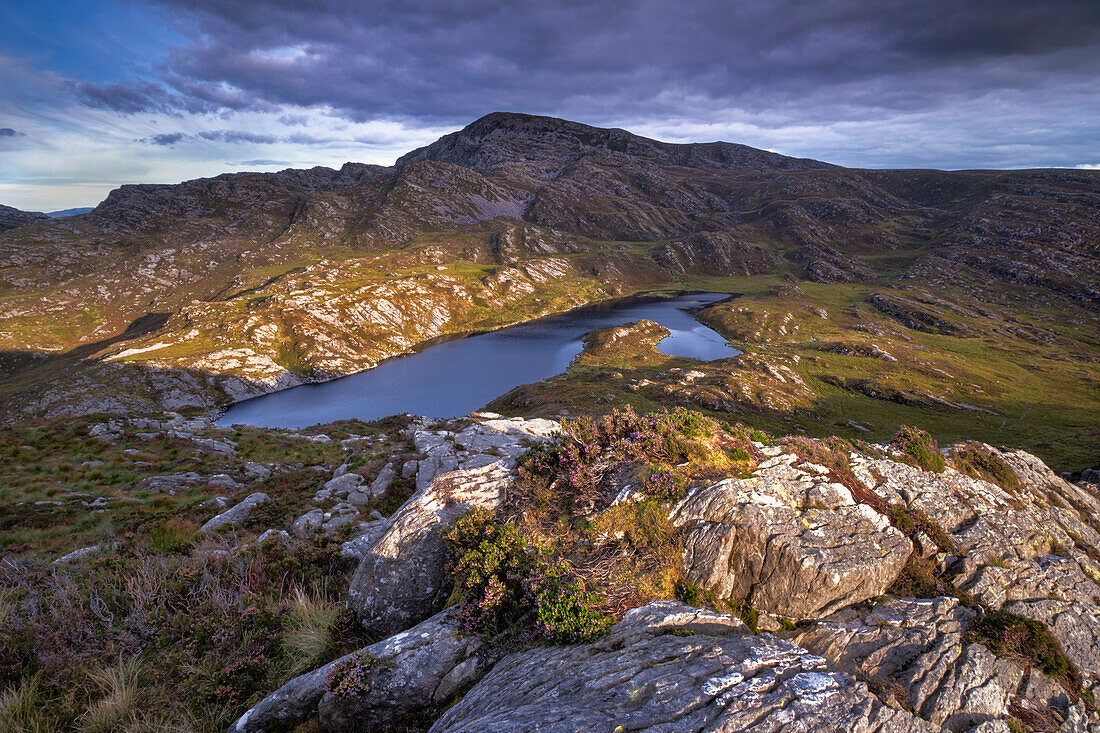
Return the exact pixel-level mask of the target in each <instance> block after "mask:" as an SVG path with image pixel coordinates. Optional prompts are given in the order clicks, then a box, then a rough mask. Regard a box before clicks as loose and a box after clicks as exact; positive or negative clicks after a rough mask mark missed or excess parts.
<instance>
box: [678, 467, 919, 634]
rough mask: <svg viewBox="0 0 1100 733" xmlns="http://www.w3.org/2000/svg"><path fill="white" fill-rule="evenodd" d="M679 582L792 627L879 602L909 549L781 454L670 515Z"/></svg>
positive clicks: (695, 495) (875, 517) (836, 487)
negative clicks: (679, 543)
mask: <svg viewBox="0 0 1100 733" xmlns="http://www.w3.org/2000/svg"><path fill="white" fill-rule="evenodd" d="M672 520H673V523H674V524H675V525H676V526H677V527H680V528H682V530H683V532H684V538H685V551H684V565H685V572H686V575H687V578H688V579H689V580H691V581H692V582H694V583H696V584H698V585H701V586H704V587H706V588H708V589H709V590H711V591H712V592H714V593H715V594H716V595H717V596H718V597H719V598H723V599H733V600H739V601H740V600H743V601H747V602H748V603H749V604H751V605H752V606H754V607H755V608H757V609H758V610H761V611H766V612H768V613H772V614H775V615H778V616H783V617H787V618H794V619H807V618H821V617H823V616H826V615H828V614H829V613H832V612H833V611H835V610H837V609H840V608H843V607H844V606H847V605H850V604H852V603H857V602H859V601H863V600H866V599H868V598H871V597H873V596H877V595H880V594H881V593H882V592H883V591H885V590H886V588H888V587H889V586H890V584H891V583H893V581H894V580H895V579H896V578H897V576H898V574H899V573H900V572H901V569H902V567H904V565H905V562H906V560H907V559H908V557H909V554H910V552H911V551H912V544H911V543H910V542H909V540H908V539H906V537H905V536H904V535H903V534H902V533H901V532H899V531H898V530H897V529H895V528H894V527H892V526H891V525H890V522H889V520H888V519H887V518H886V517H885V516H883V515H882V514H879V513H878V512H877V511H875V510H874V509H872V508H871V507H870V506H867V505H866V504H857V503H856V502H855V501H854V500H853V498H852V494H851V492H850V491H849V490H848V489H847V488H845V487H844V486H842V485H840V484H838V483H834V482H831V481H830V480H829V478H828V475H827V471H826V470H825V469H824V468H823V467H821V466H817V465H815V464H807V463H801V462H800V459H799V458H798V457H797V456H795V455H791V454H783V455H779V456H775V457H773V458H770V459H768V460H767V461H764V462H762V463H761V464H760V465H759V467H758V469H757V471H756V472H755V473H754V474H753V475H752V477H751V478H748V479H736V478H734V479H726V480H725V481H721V482H719V483H717V484H713V485H711V486H706V487H702V488H699V489H695V490H694V491H692V492H691V493H690V494H689V495H688V497H687V498H686V499H684V500H683V501H682V502H681V503H680V504H679V505H678V506H677V507H676V508H675V509H674V510H673V512H672Z"/></svg>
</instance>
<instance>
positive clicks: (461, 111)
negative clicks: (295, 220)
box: [81, 0, 1100, 122]
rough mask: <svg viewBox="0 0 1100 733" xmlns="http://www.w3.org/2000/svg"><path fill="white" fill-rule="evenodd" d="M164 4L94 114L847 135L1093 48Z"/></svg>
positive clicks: (893, 2) (1043, 12) (1050, 24)
mask: <svg viewBox="0 0 1100 733" xmlns="http://www.w3.org/2000/svg"><path fill="white" fill-rule="evenodd" d="M160 2H161V4H163V5H167V6H169V7H170V8H171V9H172V10H173V11H174V12H176V13H177V14H178V15H179V16H180V17H182V18H183V19H185V20H186V21H187V24H188V25H189V27H192V28H193V29H194V32H193V35H192V37H193V39H194V40H193V41H192V42H191V43H189V44H188V45H186V46H185V47H182V48H178V49H176V50H175V51H174V52H173V53H172V54H171V55H170V57H169V58H168V59H167V60H166V61H165V69H164V74H163V78H162V85H161V86H160V87H159V88H158V89H153V88H150V87H155V86H157V85H149V84H142V85H136V86H130V87H125V86H124V85H118V84H108V85H100V86H95V85H88V84H85V85H81V86H82V91H83V94H84V95H85V97H86V99H88V100H89V102H90V103H99V104H101V105H102V106H107V107H109V108H111V109H116V110H118V111H136V110H138V109H145V110H149V109H158V108H161V107H162V106H164V105H171V104H172V103H175V104H178V105H181V106H184V107H186V108H187V109H188V110H196V109H198V110H210V109H223V110H224V109H232V110H240V109H269V108H271V107H272V106H275V105H296V106H306V107H309V106H315V105H325V106H330V107H333V108H335V109H336V110H337V111H339V112H340V113H341V114H342V115H344V116H346V117H348V118H351V119H355V120H366V119H377V118H386V117H390V118H393V117H397V118H415V119H419V120H423V121H431V122H457V121H466V120H469V119H472V118H473V117H476V116H478V115H480V114H482V113H484V112H486V111H488V110H490V109H515V110H523V111H533V112H547V113H554V114H567V115H574V116H582V117H586V118H589V119H592V118H605V119H606V118H612V117H618V118H622V117H624V116H635V117H637V116H638V115H645V116H655V117H660V116H664V115H668V114H673V113H676V112H678V111H680V112H683V111H687V112H688V113H689V114H690V109H687V110H685V105H687V106H688V107H691V106H698V107H700V108H712V109H713V108H721V107H722V106H738V105H739V106H742V107H744V106H745V105H746V104H751V106H752V107H753V108H754V109H763V108H770V109H777V108H782V107H783V106H785V105H798V104H800V103H803V102H804V101H806V100H814V101H819V102H822V103H825V102H828V103H829V105H828V106H829V108H830V109H829V112H828V114H829V115H830V116H832V117H833V118H835V116H836V115H838V114H840V115H847V116H850V117H858V116H859V115H860V114H861V110H863V109H866V108H872V107H877V108H888V109H896V110H919V109H921V108H925V107H934V106H936V105H938V104H940V103H943V102H946V101H950V100H958V99H959V98H966V97H972V96H978V95H982V94H986V93H989V92H990V91H994V90H998V89H1038V88H1048V87H1049V86H1050V85H1051V84H1052V83H1055V84H1061V83H1066V84H1070V83H1085V82H1087V80H1088V78H1089V75H1091V74H1094V73H1095V71H1094V69H1095V62H1096V50H1097V44H1098V42H1100V33H1098V30H1100V3H1098V2H1095V0H1051V1H1049V2H1043V3H1036V2H1033V0H1027V1H1026V2H1025V1H1024V0H969V1H968V2H959V0H927V1H925V2H912V1H911V0H905V1H904V2H902V1H899V0H885V1H882V0H879V1H871V0H836V1H834V2H822V3H804V2H801V1H800V0H779V1H778V2H777V1H776V0H749V1H748V2H740V3H731V2H727V1H726V0H713V1H711V2H701V3H683V2H677V3H673V2H669V1H668V0H660V1H653V0H626V1H624V2H599V3H592V2H589V0H584V1H583V2H581V1H579V0H567V1H566V2H557V3H546V2H544V3H533V2H530V3H529V2H516V3H512V4H510V5H502V4H500V3H499V2H490V1H489V0H460V1H458V2H455V0H422V1H420V2H416V3H409V2H405V1H404V0H390V1H386V0H380V1H378V2H372V3H370V4H360V3H346V2H343V1H342V0H298V1H296V2H274V1H271V0H232V1H231V0H186V1H184V0H160ZM356 6H358V7H356Z"/></svg>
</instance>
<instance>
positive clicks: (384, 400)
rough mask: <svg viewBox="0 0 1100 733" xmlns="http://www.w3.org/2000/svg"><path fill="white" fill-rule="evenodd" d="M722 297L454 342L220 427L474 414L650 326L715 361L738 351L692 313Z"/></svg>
mask: <svg viewBox="0 0 1100 733" xmlns="http://www.w3.org/2000/svg"><path fill="white" fill-rule="evenodd" d="M727 297H729V296H728V295H727V294H725V293H702V294H697V295H682V296H679V297H676V298H672V299H662V300H656V299H633V300H627V301H619V302H615V303H608V304H603V305H591V306H585V307H583V308H578V309H576V310H573V311H570V312H568V313H563V314H561V315H557V316H548V317H546V318H540V319H538V320H535V321H529V322H527V323H523V324H520V325H518V326H511V327H509V328H504V329H501V330H499V331H493V332H492V333H485V334H479V335H477V336H470V337H468V338H462V339H457V340H454V341H447V342H444V343H441V344H438V345H435V346H431V347H428V348H426V349H424V350H423V351H420V352H417V353H415V354H410V355H409V356H403V357H401V358H397V359H391V360H390V361H386V362H383V363H382V364H379V365H378V366H377V367H375V368H374V369H370V370H368V371H365V372H361V373H359V374H353V375H351V376H349V377H343V378H341V379H336V380H333V381H331V382H325V383H323V384H306V385H302V386H300V387H294V388H292V389H288V390H284V391H282V392H275V393H273V394H269V395H264V396H263V397H257V398H255V399H251V400H246V401H244V402H238V403H237V404H235V405H233V406H232V407H231V408H229V411H228V412H226V414H225V415H224V416H222V418H221V419H220V420H218V421H217V422H218V424H219V425H234V424H246V425H256V426H259V427H270V428H300V427H305V426H307V425H315V424H317V423H325V422H331V421H333V420H343V419H349V418H359V419H361V420H373V419H375V418H379V417H385V416H387V415H396V414H400V413H403V412H408V413H411V414H413V415H427V416H429V417H457V416H459V415H467V414H469V413H471V412H473V411H475V410H477V409H478V408H480V407H482V406H483V405H485V404H486V403H487V402H489V401H491V400H493V399H494V398H496V397H499V396H500V395H502V394H504V393H505V392H507V391H508V390H510V389H512V388H513V387H518V386H519V385H521V384H529V383H531V382H539V381H542V380H543V379H546V378H547V377H552V376H554V375H555V374H560V373H561V372H563V371H565V368H566V367H567V366H569V363H570V362H571V361H573V359H574V358H575V357H576V356H577V354H579V353H580V352H581V349H582V348H583V343H582V339H583V337H584V335H585V334H586V333H588V332H589V331H593V330H595V329H598V328H607V327H609V326H617V325H620V324H623V323H630V322H633V321H637V320H640V319H642V318H647V319H649V320H651V321H656V322H657V323H660V324H661V325H662V326H664V327H665V328H667V329H669V330H670V331H671V332H672V334H671V335H670V336H668V337H666V338H665V339H664V340H662V341H661V343H660V344H658V346H657V348H658V349H660V350H661V351H662V352H664V353H666V354H669V355H672V356H687V357H691V358H693V359H700V360H703V361H711V360H714V359H724V358H727V357H730V356H736V355H737V354H740V353H741V352H740V351H738V350H737V349H734V348H732V347H731V346H729V345H728V344H727V343H726V340H725V339H723V338H722V337H721V336H720V335H718V333H717V332H716V331H714V330H713V329H711V328H708V327H706V326H704V325H703V324H701V323H699V322H698V321H696V320H695V317H694V315H693V312H694V311H695V310H698V309H699V308H701V307H703V306H705V305H708V304H710V303H714V302H716V301H719V300H722V299H724V298H727Z"/></svg>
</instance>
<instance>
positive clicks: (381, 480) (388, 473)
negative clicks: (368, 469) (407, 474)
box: [370, 463, 397, 496]
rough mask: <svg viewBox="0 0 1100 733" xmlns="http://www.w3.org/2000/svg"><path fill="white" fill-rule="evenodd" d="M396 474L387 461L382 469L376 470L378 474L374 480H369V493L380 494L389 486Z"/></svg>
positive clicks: (372, 494)
mask: <svg viewBox="0 0 1100 733" xmlns="http://www.w3.org/2000/svg"><path fill="white" fill-rule="evenodd" d="M396 476H397V472H396V471H395V470H394V468H393V465H392V464H390V463H387V464H386V465H385V466H383V467H382V470H381V471H379V472H378V476H376V477H375V479H374V481H373V482H371V485H370V495H371V496H381V495H382V494H384V493H386V489H388V488H390V484H392V483H393V480H394V478H396Z"/></svg>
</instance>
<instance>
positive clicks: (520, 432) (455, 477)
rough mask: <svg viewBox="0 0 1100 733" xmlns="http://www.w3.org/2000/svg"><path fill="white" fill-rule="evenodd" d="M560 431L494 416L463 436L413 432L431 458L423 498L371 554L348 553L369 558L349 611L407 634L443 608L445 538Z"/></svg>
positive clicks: (420, 479) (544, 423)
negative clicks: (534, 448) (522, 458)
mask: <svg viewBox="0 0 1100 733" xmlns="http://www.w3.org/2000/svg"><path fill="white" fill-rule="evenodd" d="M556 431H557V424H556V423H554V422H552V421H550V420H523V419H519V418H516V419H503V418H500V416H498V415H493V414H491V413H489V414H485V415H482V416H481V417H480V419H479V421H478V422H476V423H475V424H473V425H471V426H469V427H467V428H465V429H464V430H462V431H459V432H457V433H452V432H448V431H430V430H415V429H414V431H413V441H414V443H415V445H416V447H417V449H418V450H419V451H421V452H422V453H425V454H426V455H427V457H426V458H424V459H422V460H421V461H420V465H419V470H418V473H417V487H418V488H417V492H416V493H415V494H414V495H413V496H412V497H411V498H410V499H409V500H408V501H407V502H405V504H404V505H402V506H401V508H400V509H398V510H397V512H396V513H394V515H393V516H392V517H390V518H389V520H388V522H387V524H386V525H385V528H384V530H382V531H381V533H380V535H378V536H377V539H375V540H374V542H373V544H371V546H370V548H369V549H366V548H364V547H363V545H362V543H360V545H359V546H357V547H355V548H354V549H351V548H349V551H351V552H354V553H355V554H358V555H360V556H361V557H362V558H363V559H362V561H361V563H360V565H359V567H358V569H357V570H356V571H355V576H354V577H353V578H352V581H351V587H350V588H349V591H348V606H349V607H350V608H351V609H353V610H354V611H355V612H356V613H357V614H358V615H359V618H360V620H361V621H362V623H363V625H364V626H365V627H366V628H367V629H368V631H369V632H370V633H373V634H378V635H382V634H392V633H395V632H397V631H401V630H402V629H406V628H408V627H409V626H411V625H413V624H414V623H416V622H418V621H420V620H421V619H424V618H426V617H427V616H429V615H431V614H432V613H435V612H436V611H438V610H439V609H440V608H442V605H443V602H444V601H445V600H446V599H447V596H448V594H449V593H450V590H451V589H450V580H449V578H448V577H447V573H446V571H445V560H446V557H445V552H444V547H443V542H442V540H441V538H440V535H441V533H442V532H443V530H444V529H446V528H447V527H449V526H450V525H451V524H452V523H453V522H454V520H455V519H457V518H458V517H460V516H461V515H463V514H465V513H466V512H468V511H469V510H470V509H473V508H475V507H481V508H484V509H489V510H492V509H495V508H496V507H497V506H498V505H499V504H500V502H501V501H502V500H503V498H504V491H505V490H506V489H507V487H508V486H509V485H510V483H511V481H512V472H511V470H510V469H511V467H512V465H513V463H514V460H515V458H516V457H517V456H518V455H520V454H521V453H523V452H524V451H525V450H527V448H528V447H529V446H530V445H532V444H533V443H535V442H538V441H541V440H545V439H546V438H547V437H548V436H549V435H551V434H553V433H554V432H556Z"/></svg>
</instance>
